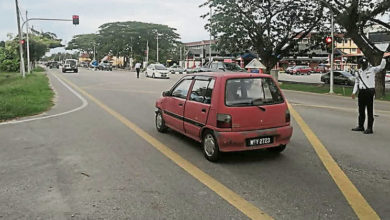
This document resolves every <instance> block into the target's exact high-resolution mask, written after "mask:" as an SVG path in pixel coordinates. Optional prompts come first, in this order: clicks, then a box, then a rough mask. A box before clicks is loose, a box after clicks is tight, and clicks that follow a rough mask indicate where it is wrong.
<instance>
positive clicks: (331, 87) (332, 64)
mask: <svg viewBox="0 0 390 220" xmlns="http://www.w3.org/2000/svg"><path fill="white" fill-rule="evenodd" d="M330 11H331V12H332V13H331V16H332V24H331V25H332V27H331V31H332V33H331V34H332V36H331V37H332V54H331V55H330V88H329V93H330V94H333V93H334V91H333V83H334V81H333V68H334V15H333V11H332V10H330Z"/></svg>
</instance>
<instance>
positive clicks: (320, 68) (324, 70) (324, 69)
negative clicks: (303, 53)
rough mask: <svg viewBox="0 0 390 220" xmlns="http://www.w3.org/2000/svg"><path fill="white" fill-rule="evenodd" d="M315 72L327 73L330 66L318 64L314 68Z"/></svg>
mask: <svg viewBox="0 0 390 220" xmlns="http://www.w3.org/2000/svg"><path fill="white" fill-rule="evenodd" d="M312 70H313V73H327V72H329V68H328V67H326V66H316V67H313V68H312Z"/></svg>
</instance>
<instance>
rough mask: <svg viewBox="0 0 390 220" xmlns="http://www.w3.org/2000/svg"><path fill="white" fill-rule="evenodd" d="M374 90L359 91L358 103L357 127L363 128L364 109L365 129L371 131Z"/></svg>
mask: <svg viewBox="0 0 390 220" xmlns="http://www.w3.org/2000/svg"><path fill="white" fill-rule="evenodd" d="M374 93H375V92H374V90H372V89H371V90H370V89H359V96H358V103H359V127H361V128H363V127H364V121H365V119H366V108H367V115H368V124H367V129H372V126H373V124H374V112H373V111H374V110H373V108H374Z"/></svg>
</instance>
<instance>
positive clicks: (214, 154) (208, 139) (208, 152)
mask: <svg viewBox="0 0 390 220" xmlns="http://www.w3.org/2000/svg"><path fill="white" fill-rule="evenodd" d="M202 148H203V154H204V156H205V157H206V159H207V160H209V161H211V162H215V161H217V160H218V159H219V147H218V142H217V140H216V139H215V137H214V135H213V133H212V131H206V132H205V133H204V135H203V138H202Z"/></svg>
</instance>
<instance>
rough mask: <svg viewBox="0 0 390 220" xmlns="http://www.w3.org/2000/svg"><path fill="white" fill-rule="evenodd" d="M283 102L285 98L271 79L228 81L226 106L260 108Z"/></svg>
mask: <svg viewBox="0 0 390 220" xmlns="http://www.w3.org/2000/svg"><path fill="white" fill-rule="evenodd" d="M283 102H284V99H283V96H282V94H281V93H280V90H279V88H278V87H277V86H276V85H275V83H274V81H273V80H272V79H271V78H268V77H267V78H266V77H264V78H237V79H229V80H227V81H226V89H225V105H226V106H231V107H233V106H260V105H272V104H280V103H283Z"/></svg>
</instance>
